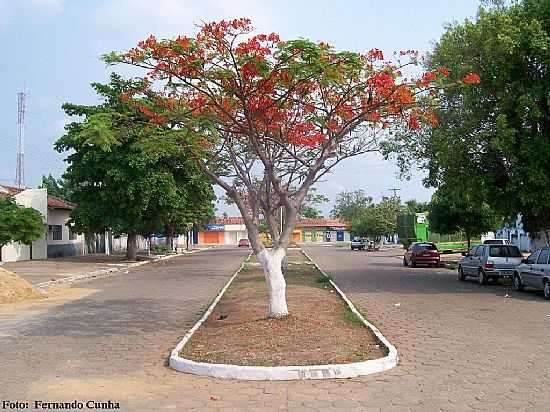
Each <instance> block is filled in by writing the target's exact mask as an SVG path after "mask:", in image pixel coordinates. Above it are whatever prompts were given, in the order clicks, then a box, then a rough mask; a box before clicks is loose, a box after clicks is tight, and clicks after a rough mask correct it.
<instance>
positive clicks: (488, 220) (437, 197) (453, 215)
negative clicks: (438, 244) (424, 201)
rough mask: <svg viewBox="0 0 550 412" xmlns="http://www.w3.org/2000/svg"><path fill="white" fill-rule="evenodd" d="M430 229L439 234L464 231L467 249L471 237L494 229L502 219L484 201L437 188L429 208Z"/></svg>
mask: <svg viewBox="0 0 550 412" xmlns="http://www.w3.org/2000/svg"><path fill="white" fill-rule="evenodd" d="M429 220H430V230H431V231H433V232H436V233H441V234H444V235H445V234H453V233H457V232H462V233H464V235H465V237H466V240H467V241H468V249H470V242H471V239H472V238H473V237H478V236H481V235H482V234H484V233H487V232H489V231H492V230H495V229H496V228H497V227H498V225H499V224H500V223H502V220H501V219H499V218H498V216H497V214H496V213H495V212H494V211H493V209H491V208H490V207H489V205H487V204H486V203H479V202H478V201H477V200H475V199H471V198H470V197H469V196H468V195H466V194H462V195H459V196H457V195H455V194H454V193H453V192H452V191H446V190H445V189H444V188H442V189H439V190H438V191H437V192H436V193H435V194H434V196H433V199H432V202H431V204H430V209H429Z"/></svg>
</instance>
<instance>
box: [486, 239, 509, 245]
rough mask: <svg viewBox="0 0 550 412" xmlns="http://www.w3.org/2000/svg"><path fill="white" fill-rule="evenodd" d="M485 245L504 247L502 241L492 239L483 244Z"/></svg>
mask: <svg viewBox="0 0 550 412" xmlns="http://www.w3.org/2000/svg"><path fill="white" fill-rule="evenodd" d="M483 243H484V244H485V245H502V244H503V243H504V242H503V241H502V240H500V239H491V240H486V241H485V242H483Z"/></svg>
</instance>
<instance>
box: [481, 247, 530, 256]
mask: <svg viewBox="0 0 550 412" xmlns="http://www.w3.org/2000/svg"><path fill="white" fill-rule="evenodd" d="M489 256H492V257H522V254H521V252H520V251H519V249H518V248H517V246H508V245H500V246H497V245H495V246H491V247H490V249H489Z"/></svg>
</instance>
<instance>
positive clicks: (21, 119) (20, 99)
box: [15, 92, 26, 188]
mask: <svg viewBox="0 0 550 412" xmlns="http://www.w3.org/2000/svg"><path fill="white" fill-rule="evenodd" d="M25 97H26V94H25V92H19V93H17V124H18V126H19V140H18V141H17V165H16V169H15V186H17V187H18V188H22V187H25V165H24V160H25V110H26V102H25Z"/></svg>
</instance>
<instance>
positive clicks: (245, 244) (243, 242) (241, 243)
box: [239, 239, 250, 247]
mask: <svg viewBox="0 0 550 412" xmlns="http://www.w3.org/2000/svg"><path fill="white" fill-rule="evenodd" d="M239 247H250V240H248V239H241V240H239Z"/></svg>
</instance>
